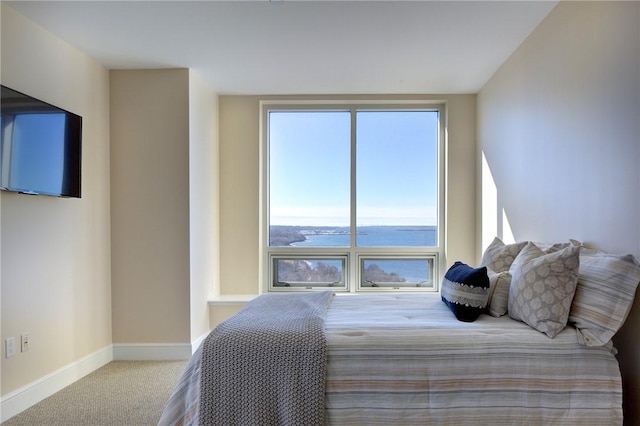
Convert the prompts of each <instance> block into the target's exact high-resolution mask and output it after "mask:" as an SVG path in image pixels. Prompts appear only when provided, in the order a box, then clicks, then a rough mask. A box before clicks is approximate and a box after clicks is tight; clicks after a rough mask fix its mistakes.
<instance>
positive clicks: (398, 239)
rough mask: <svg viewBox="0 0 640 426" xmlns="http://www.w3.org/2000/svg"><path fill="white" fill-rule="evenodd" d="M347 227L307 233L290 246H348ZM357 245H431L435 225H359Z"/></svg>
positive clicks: (435, 237)
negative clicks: (319, 232)
mask: <svg viewBox="0 0 640 426" xmlns="http://www.w3.org/2000/svg"><path fill="white" fill-rule="evenodd" d="M348 232H349V228H347V227H344V228H341V227H337V228H334V229H333V230H332V232H331V233H325V234H308V233H305V237H306V238H307V239H306V240H305V241H302V242H297V243H292V244H291V245H292V246H307V247H349V234H348ZM356 232H357V234H356V246H358V247H425V246H426V247H432V246H435V245H436V242H437V230H436V227H435V226H360V227H358V228H357V230H356Z"/></svg>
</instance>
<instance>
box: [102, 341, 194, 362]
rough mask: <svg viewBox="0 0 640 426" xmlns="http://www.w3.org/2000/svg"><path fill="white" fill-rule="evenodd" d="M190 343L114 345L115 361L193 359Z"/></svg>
mask: <svg viewBox="0 0 640 426" xmlns="http://www.w3.org/2000/svg"><path fill="white" fill-rule="evenodd" d="M191 354H192V351H191V344H190V343H114V344H113V359H114V360H115V361H174V360H183V359H189V358H191Z"/></svg>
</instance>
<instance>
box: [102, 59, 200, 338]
mask: <svg viewBox="0 0 640 426" xmlns="http://www.w3.org/2000/svg"><path fill="white" fill-rule="evenodd" d="M110 89H111V223H112V234H111V235H112V236H111V270H112V285H111V288H112V297H113V302H112V305H113V342H114V343H176V342H190V335H191V330H190V326H189V322H190V309H189V307H190V298H189V294H190V282H189V278H190V257H189V255H190V246H189V71H188V70H186V69H170V70H134V71H113V70H112V71H111V72H110Z"/></svg>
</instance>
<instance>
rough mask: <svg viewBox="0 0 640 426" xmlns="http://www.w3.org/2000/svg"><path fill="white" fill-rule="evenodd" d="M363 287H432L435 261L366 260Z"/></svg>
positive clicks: (362, 279)
mask: <svg viewBox="0 0 640 426" xmlns="http://www.w3.org/2000/svg"><path fill="white" fill-rule="evenodd" d="M361 286H362V287H388V288H389V287H390V288H408V287H416V288H417V287H432V286H433V259H431V258H429V259H364V260H362V270H361Z"/></svg>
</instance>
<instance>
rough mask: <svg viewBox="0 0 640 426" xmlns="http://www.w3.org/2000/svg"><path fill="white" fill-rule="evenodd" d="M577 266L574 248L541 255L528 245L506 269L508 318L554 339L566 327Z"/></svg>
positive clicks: (577, 257) (570, 246)
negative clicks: (507, 277)
mask: <svg viewBox="0 0 640 426" xmlns="http://www.w3.org/2000/svg"><path fill="white" fill-rule="evenodd" d="M579 264H580V247H578V246H574V245H569V246H568V247H566V248H564V249H561V250H558V251H555V252H553V253H545V252H544V251H542V250H540V249H539V248H538V247H537V246H536V245H535V244H533V243H528V244H527V245H526V246H525V247H524V248H523V249H522V251H521V252H520V254H518V257H517V258H516V260H515V261H514V262H513V264H512V265H511V269H510V270H509V271H510V272H511V276H512V281H511V287H510V288H509V307H508V310H509V316H510V317H511V318H513V319H516V320H519V321H522V322H525V323H527V324H528V325H530V326H531V327H533V328H535V329H536V330H538V331H541V332H543V333H544V334H546V335H547V336H549V337H551V338H553V337H555V336H556V334H558V333H559V332H560V331H562V329H564V328H565V327H566V325H567V319H568V317H569V311H570V309H571V302H572V301H573V296H574V294H575V291H576V284H577V282H578V267H579Z"/></svg>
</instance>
